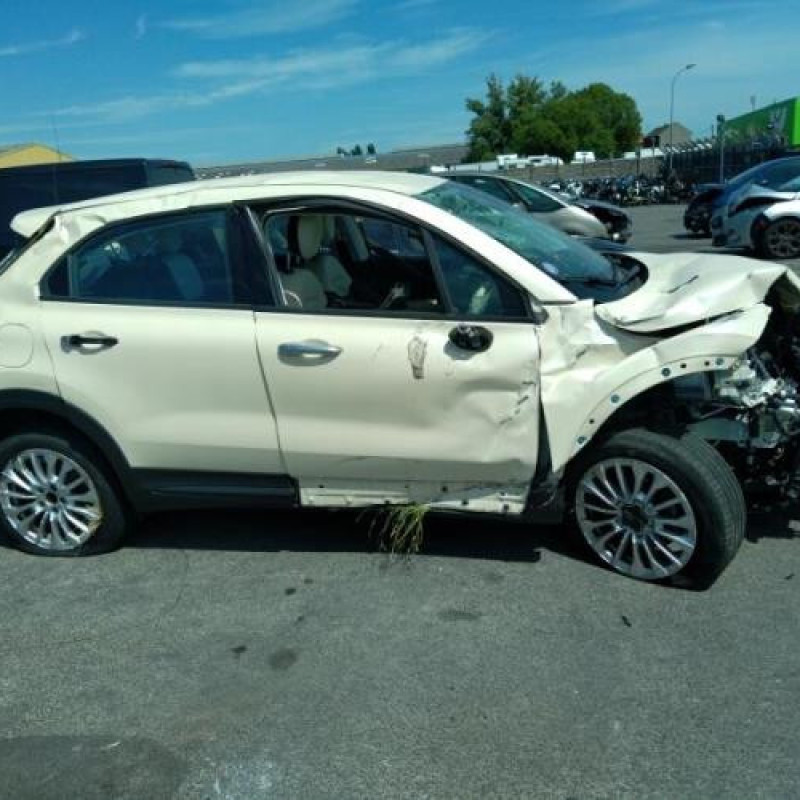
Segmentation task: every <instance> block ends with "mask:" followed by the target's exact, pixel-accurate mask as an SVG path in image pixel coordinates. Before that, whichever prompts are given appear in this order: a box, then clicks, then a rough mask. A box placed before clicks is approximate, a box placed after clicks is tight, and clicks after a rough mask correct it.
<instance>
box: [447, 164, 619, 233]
mask: <svg viewBox="0 0 800 800" xmlns="http://www.w3.org/2000/svg"><path fill="white" fill-rule="evenodd" d="M446 177H447V178H449V179H450V180H453V181H456V182H458V183H464V184H467V185H468V186H472V187H473V188H474V189H480V190H481V191H483V192H486V193H487V194H491V195H494V196H495V197H497V198H499V199H501V200H505V202H507V203H511V204H512V205H514V206H516V207H517V208H519V209H521V210H523V211H527V212H528V213H529V214H532V215H533V216H535V217H537V218H539V219H541V220H542V222H547V223H548V224H549V225H552V226H553V227H554V228H558V229H559V230H560V231H563V232H564V233H568V234H570V235H571V236H586V237H591V238H593V239H613V240H614V241H615V242H626V241H627V240H628V239H629V238H630V235H631V227H632V224H631V219H630V217H629V216H628V215H627V214H626V213H625V212H624V211H623V210H622V209H621V208H618V207H617V206H615V205H612V204H611V203H604V202H603V201H601V200H593V199H588V198H586V199H580V200H574V199H572V198H570V197H566V196H565V195H561V194H558V193H557V192H553V191H550V190H549V189H544V188H542V187H541V186H533V185H532V184H530V183H525V182H524V181H520V180H516V179H515V178H507V177H505V176H500V175H489V174H486V173H481V172H475V173H471V172H457V173H451V174H448V175H447V176H446Z"/></svg>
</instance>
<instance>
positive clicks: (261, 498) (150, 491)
mask: <svg viewBox="0 0 800 800" xmlns="http://www.w3.org/2000/svg"><path fill="white" fill-rule="evenodd" d="M132 473H133V478H134V481H135V482H136V484H137V486H138V487H139V490H140V498H141V502H142V506H143V510H146V511H156V510H167V509H182V508H187V509H189V508H293V507H295V506H298V505H299V491H298V488H297V484H296V482H295V481H294V480H292V479H291V478H290V477H288V476H287V475H252V474H244V473H230V472H204V471H201V470H196V471H194V470H192V471H183V470H161V469H134V470H132Z"/></svg>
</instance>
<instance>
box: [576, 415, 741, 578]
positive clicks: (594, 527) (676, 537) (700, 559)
mask: <svg viewBox="0 0 800 800" xmlns="http://www.w3.org/2000/svg"><path fill="white" fill-rule="evenodd" d="M570 477H571V481H570V485H569V491H570V496H571V498H572V501H573V503H574V513H575V520H576V522H577V526H578V528H579V529H580V531H581V533H582V534H583V538H584V540H585V541H586V543H587V544H588V545H589V547H590V548H591V549H592V551H593V552H594V553H595V555H596V556H597V557H599V558H600V559H601V560H602V561H603V562H604V563H606V564H607V565H609V566H610V567H611V568H612V569H614V570H616V571H617V572H620V573H622V574H623V575H627V576H629V577H632V578H637V579H639V580H645V581H659V580H666V579H669V580H674V581H675V582H680V583H683V584H685V585H689V584H694V585H697V586H700V585H708V584H709V583H710V582H711V581H713V580H714V579H715V578H716V577H717V576H718V575H719V574H720V573H721V572H722V571H723V570H724V569H725V567H726V566H727V565H728V564H729V563H730V561H731V560H732V559H733V557H734V555H735V554H736V551H737V550H738V549H739V546H740V545H741V543H742V540H743V538H744V531H745V524H746V508H745V503H744V497H743V495H742V490H741V487H740V486H739V482H738V481H737V479H736V477H735V475H734V474H733V471H732V470H731V468H730V467H729V466H728V464H727V463H726V462H725V461H724V459H723V458H722V456H720V455H719V453H717V451H716V450H714V448H713V447H711V446H710V445H709V444H707V443H706V442H705V441H703V440H702V439H700V438H698V437H697V436H695V435H693V434H690V433H684V434H682V435H680V436H672V435H668V434H663V433H655V432H653V431H650V430H645V429H633V430H628V431H622V432H619V433H616V434H613V435H611V436H609V437H608V438H607V439H605V440H604V441H601V442H600V443H599V444H597V445H596V446H595V447H593V448H592V450H591V451H589V452H587V453H586V454H584V455H583V456H581V457H580V458H579V460H578V462H577V463H576V464H575V465H574V467H573V468H572V470H571V473H570Z"/></svg>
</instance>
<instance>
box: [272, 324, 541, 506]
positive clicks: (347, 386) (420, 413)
mask: <svg viewBox="0 0 800 800" xmlns="http://www.w3.org/2000/svg"><path fill="white" fill-rule="evenodd" d="M256 316H257V323H256V324H257V337H258V347H259V353H260V358H261V361H262V364H263V367H264V373H265V379H266V382H267V386H268V389H269V392H270V395H271V398H272V402H273V403H274V404H275V411H276V416H277V420H278V430H279V435H280V440H281V448H282V451H283V453H284V456H285V460H286V465H287V469H288V471H289V474H291V475H292V476H293V477H294V478H296V479H297V480H298V481H299V483H300V486H301V497H302V500H303V502H304V504H307V505H313V504H318V505H323V504H324V505H366V504H371V503H375V502H387V501H388V502H404V501H409V500H414V501H417V502H424V503H428V504H433V505H437V504H438V505H443V506H447V505H458V506H467V507H470V508H473V509H475V510H484V511H510V512H512V513H513V512H518V511H521V510H522V506H523V505H524V500H525V495H526V494H527V491H528V485H529V483H530V481H531V478H532V476H533V473H534V470H535V467H536V454H537V447H538V430H537V427H538V419H539V384H538V372H539V349H538V342H537V334H536V329H535V327H534V325H532V324H531V323H522V322H516V323H510V322H481V323H480V324H481V325H483V326H484V327H486V328H488V329H489V330H491V332H492V334H493V337H494V339H493V343H492V345H491V347H490V348H489V349H488V350H486V351H485V352H481V353H470V352H466V351H463V350H460V349H458V348H456V347H455V346H454V345H453V344H452V343H451V342H450V341H449V338H448V335H449V333H450V331H451V330H452V329H453V327H454V326H455V325H456V324H457V323H456V322H454V321H453V320H441V319H427V320H420V319H399V318H396V317H389V316H385V317H374V316H366V315H365V316H346V315H339V314H335V315H334V314H324V315H310V314H303V313H290V312H280V311H277V312H259V313H258V314H257V315H256ZM304 343H305V344H311V345H312V349H313V347H314V345H317V347H320V346H325V345H327V346H330V347H332V348H335V349H338V351H339V352H338V353H335V352H334V353H331V354H328V355H324V354H323V355H291V354H287V353H286V348H283V352H282V351H281V345H287V344H290V345H292V344H301V345H302V344H304Z"/></svg>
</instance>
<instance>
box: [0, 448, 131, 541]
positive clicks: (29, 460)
mask: <svg viewBox="0 0 800 800" xmlns="http://www.w3.org/2000/svg"><path fill="white" fill-rule="evenodd" d="M105 470H106V468H105V466H104V464H103V463H102V460H101V459H100V458H99V457H98V456H97V455H96V454H94V453H93V452H92V451H91V449H90V448H89V447H87V446H86V445H84V444H83V443H82V442H80V441H79V440H77V439H73V438H72V437H71V436H69V435H67V434H61V433H51V434H38V433H30V434H20V435H16V436H11V437H9V438H8V439H5V440H3V441H2V442H0V526H2V528H3V530H4V532H5V533H6V534H7V536H8V538H9V539H10V540H11V542H12V544H14V545H15V546H16V547H18V548H19V549H21V550H25V551H26V552H29V553H36V554H39V555H49V556H77V555H87V554H91V553H99V552H104V551H107V550H112V549H114V548H115V547H116V546H117V545H118V544H119V542H120V541H121V540H122V538H123V536H124V535H125V532H126V529H127V521H128V520H127V514H126V510H125V507H124V505H123V503H122V500H121V498H120V496H119V494H118V492H117V491H116V490H115V489H114V488H113V485H112V482H111V479H110V476H107V475H106V472H105Z"/></svg>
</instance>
